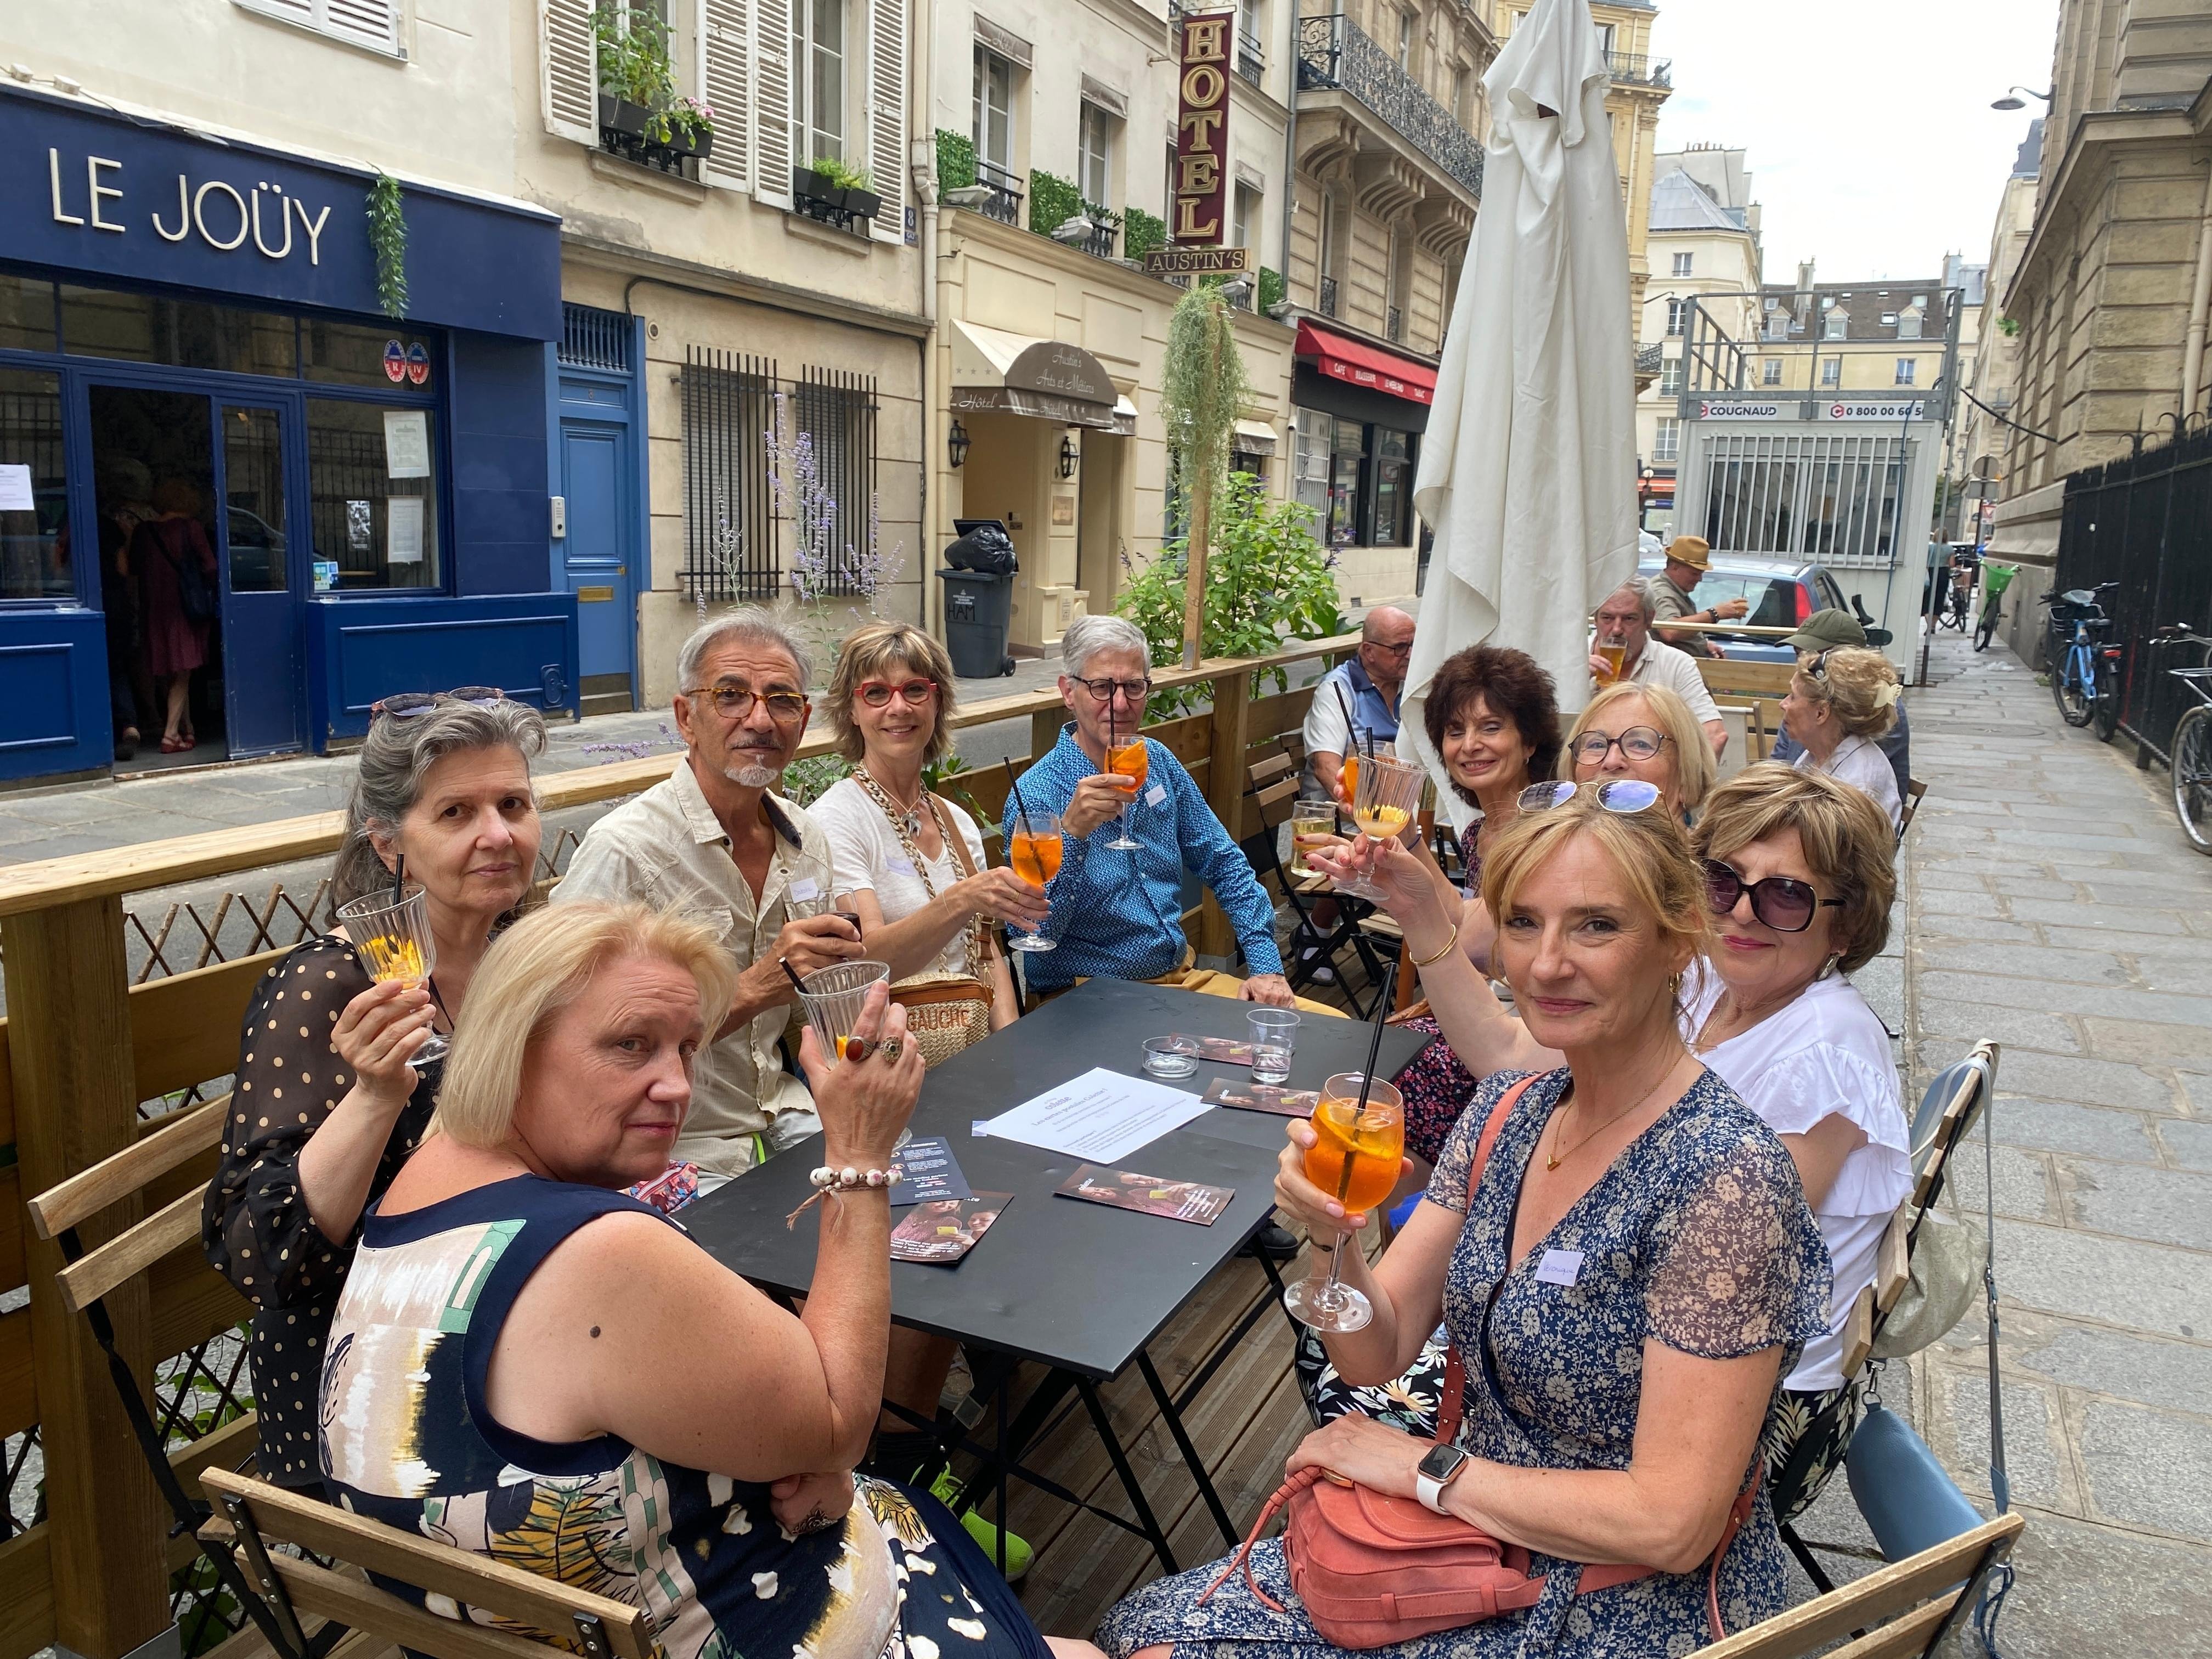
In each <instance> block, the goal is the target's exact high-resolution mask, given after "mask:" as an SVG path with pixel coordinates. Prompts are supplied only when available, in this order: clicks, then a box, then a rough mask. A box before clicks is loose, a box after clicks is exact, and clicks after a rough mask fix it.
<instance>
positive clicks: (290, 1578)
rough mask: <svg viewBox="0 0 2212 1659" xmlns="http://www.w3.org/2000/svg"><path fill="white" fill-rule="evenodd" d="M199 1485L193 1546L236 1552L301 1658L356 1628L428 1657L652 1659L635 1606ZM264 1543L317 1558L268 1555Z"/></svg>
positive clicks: (310, 1511)
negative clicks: (442, 1606) (451, 1611)
mask: <svg viewBox="0 0 2212 1659" xmlns="http://www.w3.org/2000/svg"><path fill="white" fill-rule="evenodd" d="M200 1483H201V1485H202V1486H204V1487H206V1489H207V1493H208V1496H209V1498H210V1499H212V1500H213V1503H214V1506H215V1510H216V1514H215V1515H214V1516H212V1517H211V1518H210V1520H209V1521H208V1522H206V1523H205V1524H204V1526H202V1527H201V1528H200V1542H201V1544H202V1546H203V1547H204V1548H205V1549H206V1550H207V1552H208V1553H209V1554H210V1555H211V1556H216V1557H219V1558H220V1559H222V1560H223V1561H224V1562H226V1563H228V1564H230V1566H231V1570H232V1571H240V1565H239V1564H240V1560H241V1559H242V1561H243V1564H244V1567H245V1568H246V1569H250V1571H251V1573H252V1577H253V1579H254V1581H255V1583H257V1584H258V1587H259V1589H260V1594H261V1595H263V1596H264V1597H265V1598H267V1601H268V1605H269V1607H270V1610H271V1611H272V1612H273V1613H274V1614H275V1616H276V1622H277V1623H278V1625H279V1626H281V1628H282V1630H283V1633H284V1636H285V1638H286V1640H287V1641H289V1642H290V1643H291V1644H294V1645H293V1650H294V1651H295V1652H302V1653H307V1654H308V1655H310V1656H311V1659H320V1656H323V1655H325V1654H327V1653H328V1652H329V1650H331V1648H332V1647H334V1646H335V1645H336V1644H337V1643H338V1642H339V1641H341V1640H343V1639H344V1638H346V1637H347V1636H349V1635H350V1634H353V1633H356V1632H360V1633H362V1634H364V1635H366V1636H368V1637H370V1638H380V1639H381V1640H382V1641H385V1642H391V1643H396V1644H398V1645H399V1646H401V1647H404V1648H408V1649H410V1650H414V1651H416V1652H417V1653H429V1654H435V1655H437V1656H438V1659H554V1656H556V1655H562V1654H574V1653H576V1652H581V1653H582V1654H583V1655H584V1656H585V1659H660V1655H659V1645H658V1644H657V1643H656V1642H655V1641H654V1639H653V1626H652V1625H651V1624H650V1623H649V1622H648V1621H647V1618H646V1614H645V1609H644V1608H643V1607H634V1606H632V1605H631V1604H630V1603H629V1602H627V1601H615V1600H613V1599H611V1597H608V1596H605V1595H592V1594H591V1593H590V1592H589V1591H587V1590H580V1589H571V1588H569V1587H568V1585H566V1584H564V1583H561V1582H560V1581H559V1580H557V1579H553V1578H541V1577H538V1575H537V1574H536V1573H534V1572H525V1571H522V1569H521V1568H520V1567H513V1566H509V1565H507V1564H506V1563H505V1562H501V1561H494V1560H491V1559H489V1558H488V1557H485V1556H481V1555H472V1554H471V1553H469V1552H467V1551H465V1550H459V1549H455V1548H453V1546H451V1545H450V1544H438V1543H434V1542H432V1541H430V1540H428V1539H427V1538H421V1537H417V1536H416V1535H414V1534H410V1533H405V1532H402V1531H400V1530H399V1529H398V1528H396V1527H387V1526H386V1525H385V1524H384V1523H383V1522H379V1521H372V1520H369V1519H368V1517H367V1516H360V1515H356V1514H354V1513H352V1512H351V1511H349V1510H342V1509H339V1508H337V1506H336V1505H335V1504H323V1503H318V1502H317V1501H316V1500H315V1499H313V1498H306V1497H302V1496H301V1494H300V1493H298V1492H288V1491H287V1490H285V1489H284V1488H283V1487H282V1486H270V1484H269V1483H268V1482H266V1481H264V1480H249V1479H248V1478H246V1476H244V1475H240V1474H232V1473H231V1472H230V1471H228V1469H209V1470H206V1471H205V1472H204V1473H203V1474H202V1475H201V1476H200ZM273 1543H282V1544H289V1545H292V1546H295V1547H297V1548H299V1549H301V1550H303V1551H305V1552H307V1555H309V1556H314V1557H319V1558H322V1559H320V1560H310V1559H304V1558H303V1557H301V1556H298V1555H292V1554H289V1553H285V1552H283V1551H280V1550H273V1549H271V1548H270V1545H271V1544H273ZM325 1560H327V1561H331V1562H338V1563H343V1564H345V1565H349V1566H352V1567H356V1568H359V1569H361V1570H362V1571H366V1572H369V1573H374V1575H376V1576H377V1577H380V1578H381V1579H383V1580H385V1581H386V1583H396V1584H404V1585H406V1586H408V1587H410V1589H416V1590H420V1591H421V1592H422V1594H423V1595H425V1596H426V1597H438V1598H441V1601H443V1602H444V1603H447V1604H450V1605H452V1606H453V1607H458V1608H459V1609H461V1610H462V1612H461V1615H460V1616H459V1617H458V1618H447V1617H443V1616H441V1615H440V1614H438V1613H432V1612H430V1611H429V1610H428V1608H427V1607H422V1606H419V1605H417V1604H416V1602H415V1601H412V1600H411V1599H409V1598H406V1597H403V1596H399V1595H393V1594H392V1592H391V1591H390V1590H387V1589H383V1588H381V1587H380V1586H379V1585H376V1584H373V1583H363V1582H362V1580H361V1579H359V1578H357V1577H354V1576H353V1574H352V1573H350V1572H348V1571H343V1570H342V1569H341V1568H339V1567H335V1566H325V1565H323V1561H325ZM310 1618H318V1619H320V1620H322V1621H323V1622H322V1625H321V1626H320V1628H319V1629H318V1630H317V1631H316V1632H315V1633H314V1635H313V1638H309V1637H308V1636H307V1634H306V1632H307V1620H309V1619H310ZM364 1645H365V1644H364Z"/></svg>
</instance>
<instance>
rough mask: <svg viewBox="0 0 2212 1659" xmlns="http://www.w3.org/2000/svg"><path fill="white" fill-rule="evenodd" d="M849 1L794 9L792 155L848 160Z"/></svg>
mask: <svg viewBox="0 0 2212 1659" xmlns="http://www.w3.org/2000/svg"><path fill="white" fill-rule="evenodd" d="M845 3H846V0H794V3H793V6H792V9H791V68H792V76H791V143H792V151H793V155H794V156H796V157H805V159H806V160H808V161H811V160H813V159H815V158H816V157H817V156H820V157H827V158H828V159H829V160H831V161H843V160H844V159H845V103H846V95H845V76H846V73H847V68H846V65H847V53H846V42H845ZM882 182H883V181H882V180H878V183H879V184H880V183H882Z"/></svg>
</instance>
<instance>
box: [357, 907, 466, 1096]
mask: <svg viewBox="0 0 2212 1659" xmlns="http://www.w3.org/2000/svg"><path fill="white" fill-rule="evenodd" d="M337 918H338V925H339V926H340V927H343V928H344V929H345V934H346V937H347V938H348V939H351V940H352V941H353V945H354V950H355V951H356V953H358V954H359V956H360V957H361V960H362V966H363V967H365V968H367V969H368V976H369V977H370V978H371V979H374V980H378V981H383V980H389V979H396V980H401V981H405V982H406V983H408V984H410V985H421V986H423V987H426V988H427V987H428V985H429V983H430V975H431V972H432V970H433V969H435V968H436V967H437V965H438V941H437V940H436V939H435V938H434V937H432V935H431V933H430V905H429V900H428V898H427V897H425V896H424V895H423V891H422V888H420V887H414V888H410V890H408V892H407V894H406V896H404V897H403V898H401V899H400V900H399V901H398V902H396V903H395V902H393V901H392V899H391V897H390V896H388V895H386V894H383V893H370V894H368V895H366V896H362V897H361V898H357V899H356V900H354V901H353V902H351V903H350V904H342V905H340V906H339V907H338V912H337ZM448 1046H449V1045H448V1044H447V1041H446V1039H445V1038H444V1037H441V1036H439V1035H438V1034H437V1033H436V1032H435V1031H433V1032H431V1033H430V1035H429V1036H428V1037H427V1038H426V1039H425V1040H424V1041H423V1043H422V1047H420V1048H417V1049H416V1051H415V1052H414V1054H412V1055H411V1056H410V1064H412V1065H416V1066H420V1065H422V1064H423V1063H425V1062H426V1061H428V1060H442V1059H443V1058H444V1057H445V1054H446V1050H447V1047H448Z"/></svg>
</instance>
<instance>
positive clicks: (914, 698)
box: [858, 680, 937, 708]
mask: <svg viewBox="0 0 2212 1659" xmlns="http://www.w3.org/2000/svg"><path fill="white" fill-rule="evenodd" d="M858 690H859V691H860V701H861V702H864V703H866V704H867V705H868V707H869V708H889V707H890V701H891V698H892V697H893V696H901V697H903V698H905V699H906V702H907V706H908V708H920V707H921V705H922V704H923V703H926V702H928V701H929V700H930V699H931V698H932V697H933V696H936V695H937V682H936V681H935V680H905V681H902V682H901V683H900V684H897V685H892V684H889V683H887V682H885V681H883V680H868V681H866V682H864V683H863V684H861V685H860V687H859V688H858Z"/></svg>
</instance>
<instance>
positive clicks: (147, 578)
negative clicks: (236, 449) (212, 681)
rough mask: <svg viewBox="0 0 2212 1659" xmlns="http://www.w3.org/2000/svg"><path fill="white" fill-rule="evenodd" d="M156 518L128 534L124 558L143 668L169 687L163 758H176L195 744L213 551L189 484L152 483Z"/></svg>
mask: <svg viewBox="0 0 2212 1659" xmlns="http://www.w3.org/2000/svg"><path fill="white" fill-rule="evenodd" d="M154 512H155V518H154V519H153V520H152V522H150V523H148V524H142V525H140V526H138V527H137V529H136V530H135V531H133V532H131V541H130V544H129V546H128V549H127V556H128V558H129V560H130V565H131V569H133V570H134V571H136V572H137V574H138V581H139V592H140V595H141V597H142V599H143V603H144V605H145V611H144V615H143V626H144V632H145V642H146V665H147V667H148V668H149V670H150V671H152V673H153V675H154V677H155V679H157V680H161V681H166V682H167V684H166V686H165V688H164V691H165V695H166V696H167V717H166V719H165V720H164V722H163V725H162V728H161V752H162V753H163V754H165V755H174V754H179V753H181V752H183V751H184V750H187V749H190V748H192V747H193V746H194V745H195V744H197V743H198V742H199V738H198V735H197V733H196V732H193V730H192V717H191V693H192V671H193V670H194V669H197V668H199V667H201V666H203V665H204V664H205V663H206V662H207V659H208V636H209V635H210V633H211V632H212V630H213V628H214V623H215V611H214V601H215V591H216V580H215V579H216V562H215V550H214V549H213V548H211V547H210V546H209V545H208V538H207V532H206V531H204V530H203V529H201V528H200V520H199V513H200V493H199V491H198V490H197V489H195V488H194V487H193V486H192V484H191V481H190V480H189V479H185V478H164V479H162V480H161V483H158V484H156V485H155V486H154Z"/></svg>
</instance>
